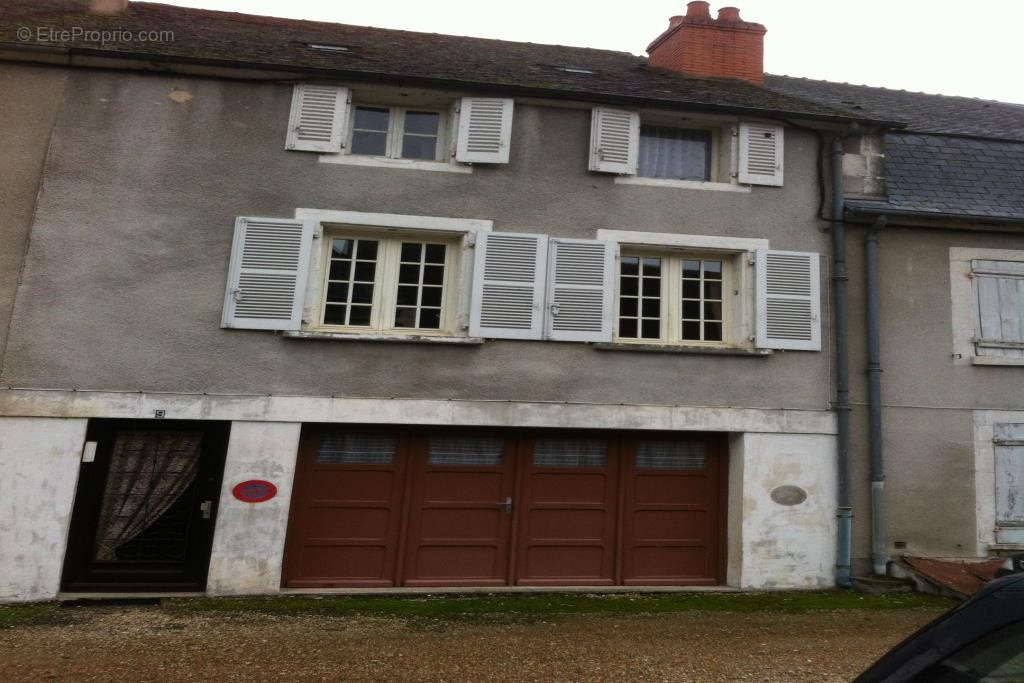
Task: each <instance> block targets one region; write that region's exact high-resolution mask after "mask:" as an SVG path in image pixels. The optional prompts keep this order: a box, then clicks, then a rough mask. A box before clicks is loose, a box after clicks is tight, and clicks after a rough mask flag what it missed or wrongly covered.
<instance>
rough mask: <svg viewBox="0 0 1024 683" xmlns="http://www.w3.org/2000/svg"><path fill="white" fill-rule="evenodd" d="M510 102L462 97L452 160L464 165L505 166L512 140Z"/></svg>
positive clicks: (512, 104)
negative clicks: (453, 158)
mask: <svg viewBox="0 0 1024 683" xmlns="http://www.w3.org/2000/svg"><path fill="white" fill-rule="evenodd" d="M513 106H514V102H513V100H511V99H503V98H495V97H463V98H462V101H461V103H460V105H459V133H458V140H457V142H456V145H455V160H456V161H461V162H464V163H484V164H507V163H508V157H509V145H510V143H511V139H512V109H513Z"/></svg>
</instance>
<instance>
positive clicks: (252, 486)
mask: <svg viewBox="0 0 1024 683" xmlns="http://www.w3.org/2000/svg"><path fill="white" fill-rule="evenodd" d="M231 493H232V494H234V496H235V498H237V499H238V500H240V501H242V502H243V503H262V502H263V501H265V500H270V499H271V498H273V497H274V496H276V495H277V487H276V486H274V485H273V484H271V483H270V482H269V481H263V480H262V479H250V480H249V481H243V482H242V483H241V484H237V485H236V486H235V488H233V489H231Z"/></svg>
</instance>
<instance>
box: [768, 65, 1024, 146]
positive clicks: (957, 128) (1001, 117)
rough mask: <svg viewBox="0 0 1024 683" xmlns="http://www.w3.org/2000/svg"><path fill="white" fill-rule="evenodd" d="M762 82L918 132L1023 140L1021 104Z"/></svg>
mask: <svg viewBox="0 0 1024 683" xmlns="http://www.w3.org/2000/svg"><path fill="white" fill-rule="evenodd" d="M765 85H766V86H767V87H769V88H771V89H772V90H775V91H777V92H780V93H785V94H787V95H792V96H794V97H804V98H807V99H810V100H813V101H815V102H817V103H819V104H822V105H826V106H830V107H836V108H840V109H844V110H846V111H848V112H850V113H851V114H854V113H857V114H862V115H864V116H866V117H868V118H873V119H882V120H889V121H899V122H901V123H904V124H906V127H907V130H911V131H915V132H918V133H942V134H947V135H966V136H973V137H981V138H995V139H1000V140H1019V141H1024V104H1011V103H1008V102H995V101H992V100H979V99H974V98H970V97H951V96H948V95H929V94H926V93H920V92H909V91H906V90H891V89H889V88H874V87H869V86H866V85H851V84H849V83H832V82H829V81H815V80H811V79H809V78H794V77H792V76H774V75H771V74H766V75H765Z"/></svg>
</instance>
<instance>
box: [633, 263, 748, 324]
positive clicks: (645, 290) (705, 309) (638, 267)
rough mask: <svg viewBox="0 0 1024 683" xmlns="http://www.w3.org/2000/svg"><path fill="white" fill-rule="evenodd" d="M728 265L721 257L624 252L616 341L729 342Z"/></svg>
mask: <svg viewBox="0 0 1024 683" xmlns="http://www.w3.org/2000/svg"><path fill="white" fill-rule="evenodd" d="M727 278H728V262H727V261H726V260H724V259H722V258H720V257H718V258H700V257H691V256H668V255H661V256H658V255H649V254H648V255H640V254H628V253H626V254H623V255H622V256H621V257H620V259H619V291H618V319H617V321H616V330H617V338H618V339H620V340H623V341H647V342H652V343H656V342H661V343H669V344H671V343H691V342H701V343H704V342H716V343H720V342H724V341H727V336H728V335H727V334H726V329H727V323H728V320H727V311H728V307H727V305H726V304H727V301H726V299H725V298H724V290H725V288H726V280H727Z"/></svg>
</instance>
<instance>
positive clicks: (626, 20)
mask: <svg viewBox="0 0 1024 683" xmlns="http://www.w3.org/2000/svg"><path fill="white" fill-rule="evenodd" d="M157 1H161V0H157ZM162 1H163V2H170V3H171V4H175V5H187V6H190V7H206V8H209V9H218V10H229V11H236V12H248V13H251V14H266V15H272V16H282V17H293V18H297V19H316V20H321V21H331V22H339V23H346V24H357V25H363V26H380V27H383V28H398V29H406V30H410V31H427V32H432V33H450V34H455V35H469V36H479V37H483V38H502V39H505V40H522V41H530V42H535V43H557V44H561V45H578V46H584V47H595V48H604V49H609V50H624V51H627V52H631V53H633V54H645V52H644V48H646V47H647V44H648V43H649V42H650V41H651V40H653V39H654V38H655V37H656V36H657V35H658V34H659V33H660V32H661V31H662V30H663V29H665V28H666V27H667V26H668V18H669V17H670V16H671V15H673V14H683V13H685V7H686V3H685V0H634V1H633V2H627V3H611V2H598V1H595V0H514V1H513V2H507V3H500V2H496V1H493V0H492V1H491V2H481V1H480V0H434V1H433V2H425V1H423V0H384V1H377V2H373V1H366V0H360V1H359V2H355V1H354V0H340V1H339V0H287V1H282V0H162ZM723 4H724V3H717V2H712V3H711V11H712V15H714V14H716V13H717V10H718V8H719V7H722V6H723ZM736 4H738V5H739V7H740V10H741V12H742V17H743V18H744V19H746V20H747V21H756V22H759V23H762V24H764V25H765V26H767V27H768V34H767V35H766V36H765V70H766V71H768V72H769V73H776V74H788V75H791V76H805V77H808V78H820V79H825V80H831V81H846V82H849V83H863V84H867V85H877V86H885V87H889V88H903V89H907V90H918V91H923V92H931V93H942V94H946V95H964V96H968V97H981V98H986V99H996V100H1003V101H1006V102H1018V103H1024V74H1022V69H1021V67H1022V66H1024V58H1022V51H1021V48H1022V43H1024V38H1022V34H1021V32H1022V27H1024V0H986V1H985V2H974V3H969V2H964V1H963V0H843V1H841V2H839V1H836V0H738V1H737V3H736Z"/></svg>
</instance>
